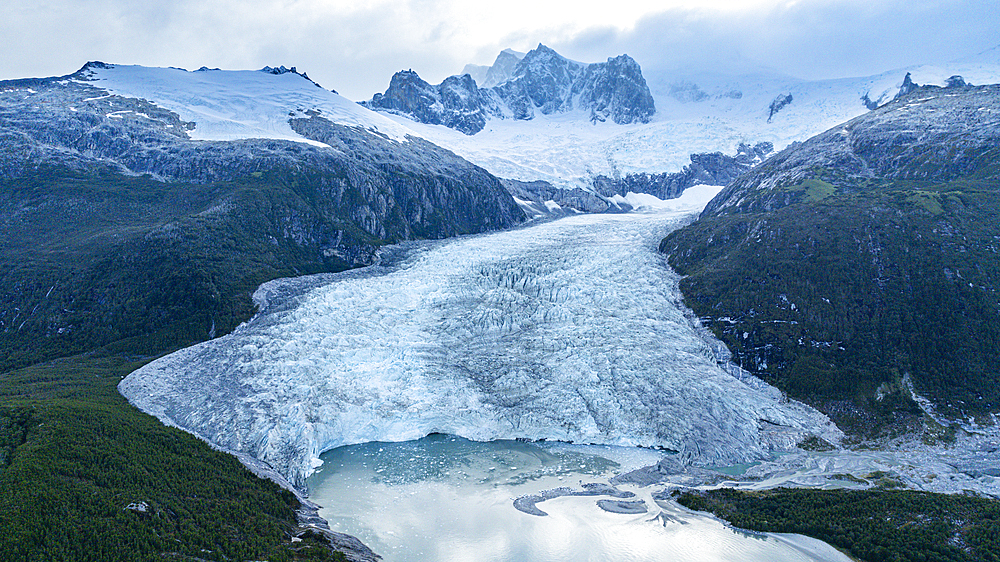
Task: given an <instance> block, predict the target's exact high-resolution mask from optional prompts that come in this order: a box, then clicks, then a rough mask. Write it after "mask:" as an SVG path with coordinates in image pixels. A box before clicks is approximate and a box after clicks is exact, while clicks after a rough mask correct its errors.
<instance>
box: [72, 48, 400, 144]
mask: <svg viewBox="0 0 1000 562" xmlns="http://www.w3.org/2000/svg"><path fill="white" fill-rule="evenodd" d="M74 77H75V78H76V79H78V80H85V81H87V82H88V83H90V84H92V85H94V86H97V87H100V88H103V89H106V90H108V91H109V92H112V93H114V94H117V95H120V96H124V97H130V98H141V99H145V100H147V101H149V102H151V103H154V104H156V105H157V106H160V107H162V108H164V109H168V110H170V111H173V112H174V113H177V114H178V115H179V116H180V118H181V119H182V120H184V121H188V122H194V123H195V129H194V130H193V131H191V132H190V136H191V138H193V139H195V140H239V139H250V138H264V139H282V140H292V141H299V142H305V143H310V144H319V143H317V142H316V141H311V140H309V139H306V138H305V137H303V136H301V135H299V134H298V133H296V132H295V131H293V130H292V128H291V126H290V125H289V122H288V121H289V119H290V118H291V117H296V116H299V117H301V116H304V115H305V114H306V112H315V113H316V114H318V115H320V116H322V117H325V118H326V119H329V120H330V121H332V122H334V123H336V124H338V125H347V126H351V127H362V128H364V129H367V130H371V131H375V132H378V133H381V134H384V135H386V136H388V137H390V138H392V139H395V140H397V141H404V140H405V139H406V136H407V135H413V136H417V135H416V133H414V132H413V131H412V130H411V129H409V128H408V127H406V126H405V125H404V124H401V123H396V122H393V121H391V120H389V119H386V118H385V117H384V116H382V115H379V114H377V113H375V112H373V111H370V110H368V109H365V108H364V107H361V106H359V105H358V104H356V103H354V102H352V101H350V100H348V99H346V98H344V97H342V96H340V95H339V94H337V93H335V92H332V91H329V90H325V89H323V88H321V87H318V85H317V84H316V83H315V82H313V81H312V80H310V79H309V78H308V77H307V76H306V75H305V73H299V72H297V71H296V70H295V68H294V67H293V68H291V69H286V68H285V67H283V66H282V67H278V68H276V69H275V68H271V67H265V68H264V69H263V71H257V70H210V69H208V68H204V67H203V69H199V70H197V71H193V72H189V71H187V70H184V69H180V68H152V67H144V66H126V65H114V64H105V63H87V65H85V66H84V67H83V68H82V69H81V70H80V71H79V72H78V73H76V74H75V75H74Z"/></svg>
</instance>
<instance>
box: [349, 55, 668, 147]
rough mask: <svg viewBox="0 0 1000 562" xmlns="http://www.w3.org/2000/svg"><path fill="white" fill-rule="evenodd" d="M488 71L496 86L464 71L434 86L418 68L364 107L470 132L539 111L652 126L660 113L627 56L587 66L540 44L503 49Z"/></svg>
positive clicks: (397, 78)
mask: <svg viewBox="0 0 1000 562" xmlns="http://www.w3.org/2000/svg"><path fill="white" fill-rule="evenodd" d="M515 61H516V62H515ZM511 65H513V67H512V68H510V67H511ZM494 68H495V69H497V70H496V71H494ZM508 68H510V71H509V74H508V71H507V69H508ZM479 74H482V73H481V72H479ZM486 76H487V77H488V78H487V79H488V82H487V83H492V82H495V81H496V84H495V85H491V86H488V87H480V86H479V85H477V84H476V82H475V80H473V78H472V76H470V75H469V74H462V75H460V76H449V77H448V78H446V79H445V80H444V81H443V82H442V83H441V84H438V85H432V84H428V83H427V82H425V81H424V80H422V79H421V78H420V77H419V76H418V75H417V74H416V73H415V72H413V71H412V70H406V71H401V72H397V73H396V74H395V75H393V77H392V80H391V81H390V83H389V88H388V89H387V90H386V91H385V93H377V94H375V95H374V96H373V97H372V99H371V100H369V101H365V102H362V105H364V106H365V107H368V108H370V109H375V110H383V111H389V112H394V113H398V114H401V115H405V116H407V117H409V118H411V119H413V120H415V121H418V122H420V123H427V124H440V125H445V126H447V127H451V128H453V129H456V130H459V131H461V132H463V133H465V134H467V135H474V134H476V133H478V132H479V131H481V130H483V128H484V127H485V125H486V121H487V119H490V118H494V119H516V120H525V121H527V120H531V119H534V118H535V117H536V116H537V115H539V114H541V115H550V114H554V113H564V112H568V111H573V110H583V111H587V112H589V116H588V118H589V119H590V120H591V121H595V122H598V121H600V122H603V121H607V120H609V119H610V120H611V121H613V122H615V123H618V124H630V123H648V122H649V119H650V117H651V116H652V115H653V114H654V113H655V112H656V108H655V104H654V102H653V97H652V95H651V94H650V93H649V87H648V86H647V85H646V81H645V79H644V78H643V76H642V70H641V69H640V68H639V65H638V64H637V63H636V62H635V61H634V60H633V59H632V58H631V57H629V56H628V55H620V56H618V57H612V58H608V60H607V61H606V62H603V63H593V64H584V63H579V62H575V61H571V60H569V59H567V58H565V57H563V56H561V55H559V54H558V53H556V52H555V51H554V50H552V49H550V48H548V47H546V46H544V45H541V44H539V45H538V47H537V48H535V49H533V50H531V51H529V52H528V53H526V54H525V55H524V56H523V57H521V58H519V59H518V57H517V55H516V54H514V53H512V52H507V51H505V52H503V53H501V54H500V56H499V57H497V62H496V63H494V66H492V67H490V69H489V70H488V71H487V72H486ZM501 78H503V79H502V80H501Z"/></svg>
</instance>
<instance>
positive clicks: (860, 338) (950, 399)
mask: <svg viewBox="0 0 1000 562" xmlns="http://www.w3.org/2000/svg"><path fill="white" fill-rule="evenodd" d="M994 165H995V164H994ZM814 172H815V173H816V175H817V176H820V177H824V178H826V179H824V180H822V181H819V180H817V181H812V180H807V181H805V182H802V183H801V184H800V185H799V186H796V187H795V188H793V189H792V191H786V192H787V193H791V194H793V197H794V194H796V193H800V195H798V196H797V198H793V199H792V200H791V201H789V204H786V205H784V206H780V207H779V208H776V209H773V210H770V209H769V210H761V209H764V208H765V206H764V205H757V206H756V207H755V206H754V203H753V202H750V203H748V204H747V208H748V209H747V210H746V211H745V212H736V213H730V214H721V213H717V214H709V213H706V214H705V215H703V216H702V217H701V218H700V219H699V220H698V221H697V222H695V223H694V224H692V225H690V226H688V227H686V228H684V229H681V230H679V231H676V232H674V233H672V234H671V235H670V236H668V237H667V238H666V239H664V241H663V243H662V244H661V250H662V251H665V252H668V253H669V254H670V264H671V265H672V266H673V267H674V268H675V269H676V270H677V271H678V272H679V273H681V274H682V275H684V276H685V277H684V278H683V279H682V281H681V289H682V291H683V292H684V295H685V297H686V302H687V304H688V305H689V306H690V307H691V308H692V309H693V310H694V311H695V312H696V313H697V314H698V315H699V316H701V317H703V318H704V319H705V321H706V323H707V324H708V326H709V327H710V329H711V330H712V331H713V332H714V333H715V335H716V336H718V337H719V338H720V339H721V340H722V341H724V342H725V343H726V344H727V346H728V347H729V348H730V349H731V350H732V352H733V355H734V359H735V360H736V361H737V362H739V363H740V364H741V365H742V366H743V367H744V368H746V369H748V370H750V371H752V372H754V373H756V374H758V375H760V376H762V377H763V378H765V379H766V380H767V381H768V382H770V383H772V384H774V385H776V386H778V387H779V388H781V389H783V390H785V391H787V392H788V393H789V394H790V395H791V396H794V397H796V398H799V399H802V400H804V401H806V402H808V403H810V404H812V405H814V406H816V407H817V408H819V409H820V410H821V411H823V412H825V413H827V414H829V415H830V416H831V417H832V418H833V419H834V420H835V421H836V422H837V423H838V425H841V426H842V427H844V428H846V429H848V430H850V431H852V432H854V433H855V434H857V435H863V436H873V435H876V434H879V433H883V432H886V431H891V432H895V431H900V430H906V429H912V428H915V427H919V420H920V415H921V413H920V410H919V408H918V407H917V406H916V404H915V403H914V402H912V400H911V399H910V396H909V390H908V389H907V387H906V383H905V377H906V375H909V378H910V380H912V383H913V385H914V387H915V389H916V390H917V392H919V393H921V394H923V395H926V396H928V397H929V398H931V400H933V401H934V402H935V403H936V404H937V405H938V406H939V408H940V410H941V411H942V413H945V414H946V415H951V416H956V417H957V416H963V417H964V416H968V415H972V416H981V415H984V414H986V413H988V412H991V411H996V410H997V408H998V406H1000V384H997V382H1000V381H998V374H1000V355H998V354H997V353H996V350H997V349H1000V294H998V292H997V290H998V288H1000V257H998V254H997V252H998V250H1000V189H998V182H997V180H996V179H994V178H995V177H997V175H998V174H997V173H996V172H997V170H995V169H994V170H993V172H989V170H981V172H982V174H981V175H980V176H977V177H965V178H959V179H955V180H953V181H948V182H941V183H935V182H929V181H912V180H907V181H901V180H900V181H894V180H882V181H873V180H864V181H861V180H851V179H850V178H843V177H837V176H836V173H835V172H833V171H830V170H822V169H819V170H815V171H814ZM829 182H835V183H837V184H838V186H839V187H838V188H837V189H836V191H835V192H834V191H833V190H832V189H831V188H828V187H825V186H829V185H831V184H830V183H829ZM764 196H765V197H766V195H764Z"/></svg>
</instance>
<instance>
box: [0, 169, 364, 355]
mask: <svg viewBox="0 0 1000 562" xmlns="http://www.w3.org/2000/svg"><path fill="white" fill-rule="evenodd" d="M317 181H318V180H317ZM312 185H313V184H311V183H307V182H306V179H305V178H302V177H298V176H296V175H287V176H282V175H280V174H273V175H265V177H264V178H261V179H254V178H248V179H244V180H240V181H234V182H218V183H214V184H205V185H202V184H188V183H165V182H158V181H155V180H152V179H150V178H148V177H138V178H137V177H128V176H122V175H119V174H116V173H111V172H103V173H94V174H80V173H76V172H70V171H67V170H62V169H43V170H40V171H38V172H37V173H35V174H33V175H31V176H28V177H25V178H21V179H17V180H8V181H5V182H3V189H2V193H0V228H2V231H3V233H4V240H3V247H4V251H3V252H2V253H0V371H2V370H6V369H12V368H18V367H23V366H26V365H31V364H35V363H38V362H40V361H46V360H49V359H52V358H55V357H65V356H68V355H74V354H78V353H82V352H84V351H88V350H92V349H96V348H98V347H102V346H105V345H108V344H111V343H113V342H119V344H118V347H119V348H120V349H122V350H125V351H127V352H129V353H142V354H147V355H151V354H156V353H160V352H162V351H164V350H166V349H169V348H171V347H177V346H182V345H186V344H190V343H194V342H197V341H201V340H204V339H206V338H208V337H209V336H210V334H224V333H227V332H229V331H231V330H232V329H233V328H234V327H235V326H236V325H237V324H239V322H241V321H243V320H245V319H246V318H249V316H250V315H252V313H253V310H254V307H253V303H252V302H251V300H250V295H251V293H252V291H253V290H254V289H256V287H257V286H258V285H260V284H261V283H263V282H264V281H267V280H269V279H274V278H277V277H288V276H293V275H302V274H308V273H317V272H322V271H340V270H343V269H346V268H347V267H349V266H350V265H351V257H350V256H344V257H342V256H341V254H342V253H343V251H341V252H329V251H327V252H324V249H326V248H328V247H330V246H334V245H335V244H336V242H337V238H338V236H339V238H340V242H341V243H342V245H343V246H345V247H348V248H352V247H353V248H357V251H358V255H359V256H360V257H362V258H363V256H364V252H365V248H366V247H368V246H366V245H365V244H370V243H372V240H371V235H366V234H365V233H363V232H361V231H360V230H359V229H357V227H353V226H350V225H351V224H353V223H351V222H350V221H349V218H348V217H340V216H338V215H337V214H336V213H335V211H334V210H331V209H326V208H324V207H323V206H322V204H321V203H320V202H319V201H317V200H316V197H315V194H314V193H311V192H310V191H311V190H312V191H314V190H315V187H309V186H312ZM338 229H339V230H338ZM367 251H368V252H370V251H371V250H370V249H369V250H367Z"/></svg>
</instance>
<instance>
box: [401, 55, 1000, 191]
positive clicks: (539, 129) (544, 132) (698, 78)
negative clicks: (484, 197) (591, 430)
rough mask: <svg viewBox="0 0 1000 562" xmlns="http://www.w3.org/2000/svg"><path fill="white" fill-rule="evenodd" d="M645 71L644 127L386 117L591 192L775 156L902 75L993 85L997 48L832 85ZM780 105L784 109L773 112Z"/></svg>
mask: <svg viewBox="0 0 1000 562" xmlns="http://www.w3.org/2000/svg"><path fill="white" fill-rule="evenodd" d="M652 62H654V61H651V62H650V63H647V67H646V68H644V69H643V76H644V78H645V80H646V83H647V84H648V87H649V91H650V93H651V95H652V98H653V100H654V101H655V105H656V113H655V114H653V115H652V116H651V118H650V120H649V122H648V123H631V124H627V125H619V124H617V123H614V122H612V121H611V120H609V121H608V122H593V121H591V120H590V119H589V115H588V114H587V113H586V112H582V111H571V112H565V113H563V112H554V113H550V114H542V113H541V112H539V113H538V114H536V115H535V117H534V119H532V120H530V121H525V120H513V119H490V120H488V122H487V123H486V124H485V126H484V128H483V130H481V131H480V132H478V133H476V134H475V135H473V136H467V135H465V134H462V133H458V132H456V131H454V130H452V129H448V128H446V127H442V126H440V125H429V124H425V123H418V122H415V121H413V120H412V119H410V118H407V117H405V116H401V115H390V116H389V117H390V118H391V119H393V120H396V121H398V122H399V123H403V124H406V125H407V126H408V127H411V128H413V129H415V130H417V131H419V132H420V134H421V135H422V136H424V137H425V138H427V139H429V140H431V141H432V142H434V143H436V144H438V145H440V146H444V147H446V148H448V149H450V150H452V151H454V152H455V153H457V154H460V155H461V156H463V157H464V158H466V159H468V160H470V161H472V162H474V163H476V164H478V165H480V166H482V167H484V168H486V169H487V170H489V171H490V172H491V173H493V174H495V175H498V176H500V177H504V178H509V179H514V180H519V181H525V182H530V181H536V180H544V181H548V182H550V183H552V184H553V185H555V186H558V187H561V188H567V189H572V188H581V189H584V190H590V189H592V186H593V180H594V178H595V177H596V176H598V175H603V176H607V177H619V176H625V175H627V174H629V173H642V172H645V173H664V172H677V171H679V170H681V169H682V168H683V167H684V166H686V165H688V164H689V163H690V155H691V154H693V153H712V152H722V153H725V154H733V153H734V152H735V150H736V149H737V147H738V146H739V145H740V144H741V143H747V144H751V145H752V144H756V143H758V142H770V143H772V144H773V146H774V148H775V150H781V149H783V148H785V147H787V146H788V145H789V144H791V143H793V142H796V141H804V140H806V139H808V138H810V137H812V136H814V135H817V134H819V133H821V132H823V131H825V130H827V129H829V128H831V127H833V126H835V125H838V124H840V123H843V122H846V121H849V120H850V119H853V118H855V117H858V116H859V115H862V114H863V113H865V112H867V111H869V107H870V106H872V107H874V106H877V105H879V104H883V103H887V102H889V101H891V100H892V99H893V98H894V97H895V96H896V95H897V94H898V93H899V90H900V88H901V87H902V85H903V81H904V77H905V76H906V74H907V73H908V72H909V73H910V77H911V80H912V81H913V82H914V83H916V84H919V85H937V86H946V85H947V83H948V80H949V79H950V78H952V77H954V76H956V75H958V76H962V78H963V79H964V80H965V82H967V83H971V84H976V85H982V84H991V83H998V82H1000V47H998V48H996V49H991V50H989V51H985V52H983V53H979V54H978V55H975V56H973V57H967V58H964V59H959V60H957V61H954V62H951V63H947V64H943V65H915V66H911V67H907V68H899V69H894V70H890V71H887V72H883V73H880V74H877V75H873V76H865V77H856V78H839V79H831V80H801V79H797V78H793V77H789V76H784V75H780V74H777V73H773V72H772V73H763V72H758V73H755V74H746V75H732V74H721V73H716V72H712V71H710V70H706V69H694V70H691V69H688V70H682V71H678V70H663V69H655V68H653V69H650V68H649V67H651V66H652ZM779 97H780V99H781V100H787V99H788V98H789V97H791V100H790V101H789V102H788V103H787V104H784V105H783V106H782V107H780V108H778V107H777V106H779V105H782V104H780V103H778V104H776V103H775V101H776V100H777V99H779ZM866 100H867V101H868V103H869V104H870V106H866ZM772 104H774V106H775V108H776V109H777V110H776V111H775V112H774V113H773V114H772V112H771V106H772ZM769 118H770V122H768V119H769Z"/></svg>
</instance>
